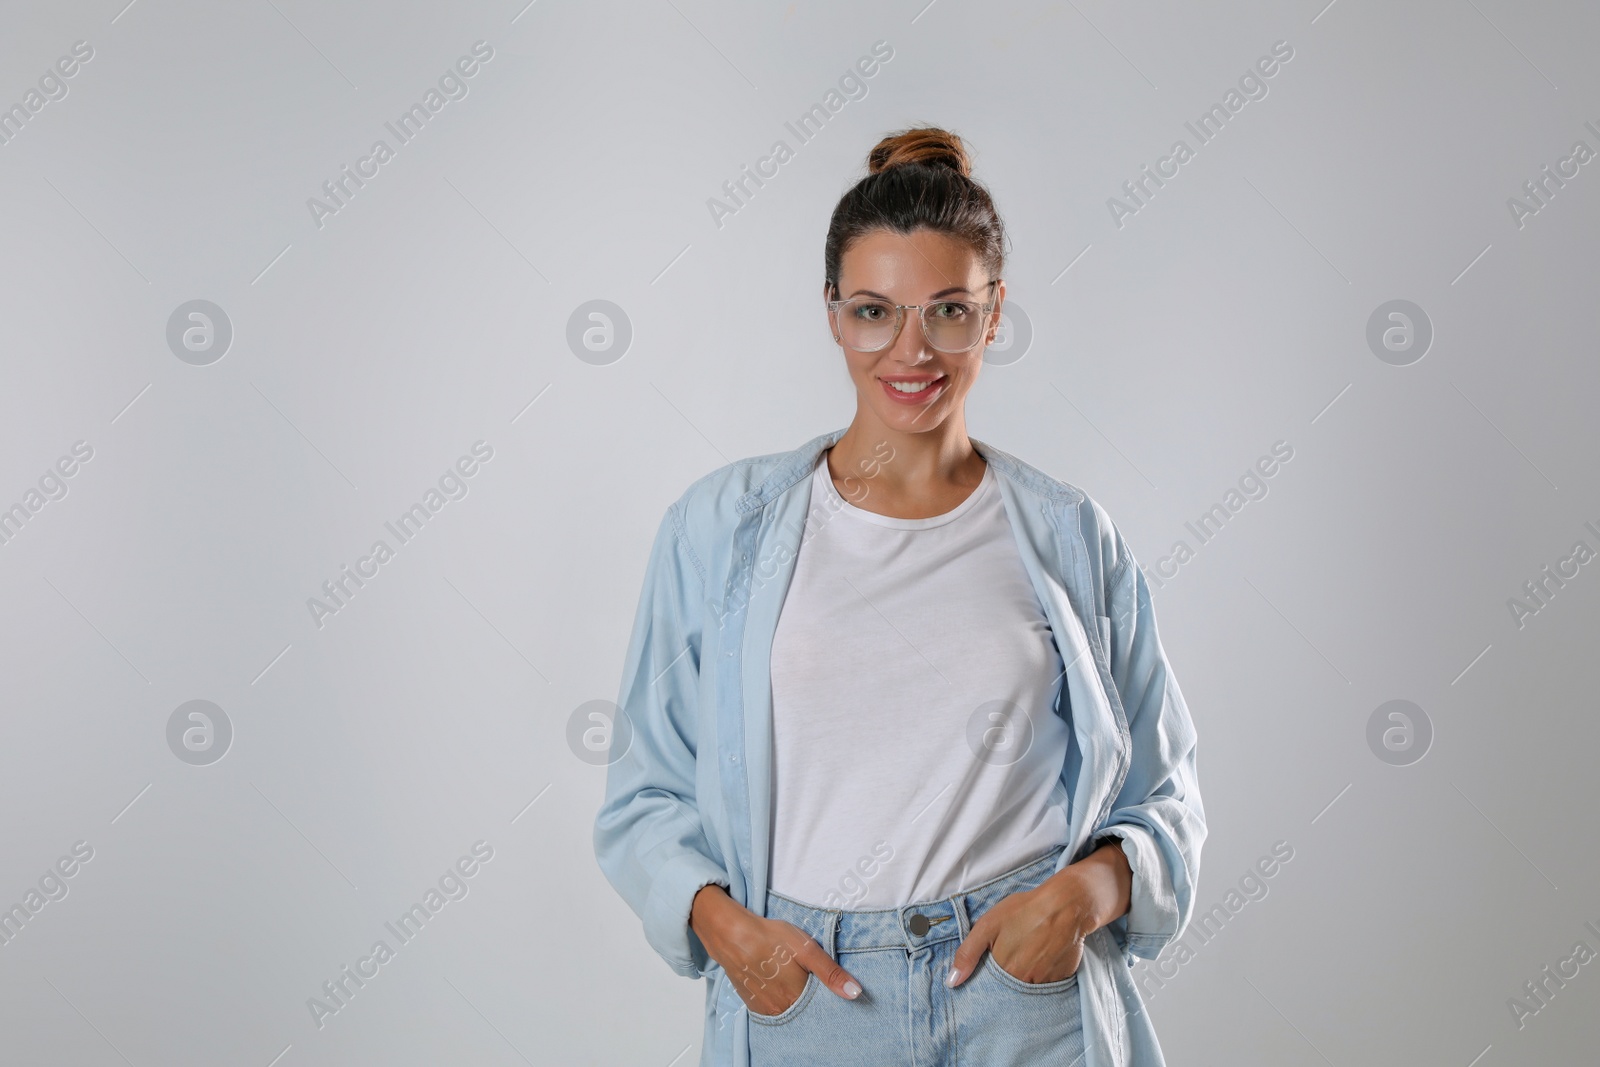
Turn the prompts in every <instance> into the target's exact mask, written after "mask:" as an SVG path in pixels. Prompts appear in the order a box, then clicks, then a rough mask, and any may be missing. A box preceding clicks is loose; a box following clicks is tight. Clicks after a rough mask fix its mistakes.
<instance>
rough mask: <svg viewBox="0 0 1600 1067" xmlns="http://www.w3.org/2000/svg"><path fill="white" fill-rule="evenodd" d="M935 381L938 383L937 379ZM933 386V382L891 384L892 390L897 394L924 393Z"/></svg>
mask: <svg viewBox="0 0 1600 1067" xmlns="http://www.w3.org/2000/svg"><path fill="white" fill-rule="evenodd" d="M935 381H937V379H935ZM932 384H933V382H932V381H927V382H890V383H889V386H890V388H892V389H893V390H894V391H895V392H897V393H920V392H922V391H923V390H924V389H926V388H927V387H928V386H930V385H932Z"/></svg>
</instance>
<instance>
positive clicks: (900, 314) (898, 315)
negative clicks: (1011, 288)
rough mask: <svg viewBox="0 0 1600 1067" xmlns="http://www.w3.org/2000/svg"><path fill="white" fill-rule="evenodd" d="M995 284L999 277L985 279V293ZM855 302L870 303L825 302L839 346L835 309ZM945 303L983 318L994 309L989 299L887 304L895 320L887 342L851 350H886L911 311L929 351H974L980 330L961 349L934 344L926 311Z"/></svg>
mask: <svg viewBox="0 0 1600 1067" xmlns="http://www.w3.org/2000/svg"><path fill="white" fill-rule="evenodd" d="M999 283H1000V279H999V278H991V279H989V284H988V285H986V286H984V288H986V289H989V290H991V291H992V290H993V289H994V287H995V286H996V285H998V284H999ZM838 291H839V290H838V288H837V287H835V289H834V292H838ZM857 299H868V300H870V299H871V298H858V297H851V298H850V299H849V300H829V301H827V308H828V314H829V315H831V316H834V335H833V337H834V340H835V341H838V342H839V343H840V344H843V343H844V340H843V337H844V335H843V332H842V331H841V330H840V329H839V326H838V318H837V316H838V314H839V309H840V308H842V307H844V306H845V305H846V304H848V303H850V302H851V301H853V300H857ZM874 302H876V303H882V301H874ZM946 304H960V305H962V306H964V307H966V308H968V309H969V310H973V311H976V312H977V314H979V315H985V316H986V315H988V314H989V312H990V311H992V310H993V309H994V301H993V300H990V301H989V302H987V303H984V304H975V303H973V302H972V301H970V300H935V301H934V302H933V303H931V304H891V305H888V306H890V307H893V308H894V315H895V319H894V332H893V333H892V334H890V335H889V339H888V340H887V341H885V342H884V343H883V344H881V345H879V346H878V347H876V348H857V349H855V351H857V352H882V351H883V350H884V349H885V348H888V347H889V346H890V345H892V344H894V343H895V342H896V341H898V340H899V339H900V331H901V330H902V329H904V328H905V324H906V312H908V311H915V312H916V313H917V321H918V322H920V323H921V324H922V337H923V339H924V340H925V341H927V342H928V346H929V347H930V348H932V349H933V350H934V351H935V352H943V353H945V354H946V355H959V354H960V353H962V352H970V351H972V350H973V349H974V348H976V347H977V346H978V345H979V344H981V343H982V342H983V330H981V329H980V330H979V331H978V336H977V339H976V340H974V341H973V342H972V344H970V345H968V346H967V347H965V348H940V347H939V346H938V345H937V344H935V343H934V340H933V335H932V334H931V333H930V332H929V330H928V309H929V308H933V307H939V306H941V305H946Z"/></svg>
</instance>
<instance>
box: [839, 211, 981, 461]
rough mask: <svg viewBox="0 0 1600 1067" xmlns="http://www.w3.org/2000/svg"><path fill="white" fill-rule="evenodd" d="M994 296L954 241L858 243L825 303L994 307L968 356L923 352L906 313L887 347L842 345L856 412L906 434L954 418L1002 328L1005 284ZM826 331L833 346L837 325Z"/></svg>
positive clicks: (876, 239)
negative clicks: (857, 300) (867, 299)
mask: <svg viewBox="0 0 1600 1067" xmlns="http://www.w3.org/2000/svg"><path fill="white" fill-rule="evenodd" d="M824 289H826V285H824ZM992 292H993V296H992V297H991V295H990V294H991V288H990V286H989V277H988V275H987V274H986V273H985V272H984V269H983V264H982V262H981V261H980V260H979V258H978V254H977V253H976V252H974V251H973V250H972V249H971V248H970V247H969V246H968V245H967V244H966V243H964V242H962V241H960V240H957V239H956V238H954V237H950V236H947V235H945V234H942V233H935V232H934V231H932V230H925V229H919V230H914V231H913V232H912V233H910V234H899V233H894V232H892V231H890V230H883V229H879V230H871V231H869V232H867V233H866V234H864V235H862V236H861V237H859V238H857V239H856V241H855V242H854V243H853V244H851V245H850V246H849V248H847V249H846V250H845V253H844V255H843V256H842V257H841V262H840V265H839V292H838V294H837V295H833V294H827V295H825V296H824V299H829V300H833V299H837V300H848V299H850V298H851V297H853V296H871V297H874V298H879V299H882V300H885V301H886V302H887V303H890V304H931V303H937V302H939V301H945V300H963V301H967V302H969V303H975V304H982V303H984V302H985V301H988V300H990V299H993V301H994V307H993V308H991V309H990V313H989V315H988V316H987V318H986V320H985V322H984V328H983V332H982V333H981V334H980V337H979V341H978V343H977V344H975V345H973V346H972V348H971V349H969V350H968V351H966V352H956V353H949V352H940V351H939V350H938V349H936V348H934V347H933V346H932V345H930V344H928V339H927V336H926V335H925V334H924V333H923V331H922V327H921V325H920V324H919V323H918V321H917V312H915V311H909V310H908V311H906V312H905V323H904V325H902V326H901V328H900V333H899V335H898V336H897V337H896V338H895V339H894V343H893V344H890V345H888V346H887V347H885V348H881V349H879V350H878V351H876V352H858V351H856V350H854V349H852V348H850V347H849V346H847V345H843V344H841V347H842V348H843V349H844V356H845V362H846V363H847V364H848V366H849V368H850V377H851V378H852V379H853V380H854V381H855V384H856V393H857V397H858V400H857V403H858V406H859V410H860V411H861V412H862V413H863V414H864V413H869V412H870V413H871V414H872V415H873V416H875V417H876V418H877V419H878V420H879V421H880V422H881V423H882V424H883V425H884V427H885V428H888V429H894V430H900V431H902V432H905V433H921V432H923V431H926V430H932V429H934V428H935V427H937V426H938V425H939V424H940V423H942V422H943V421H944V420H945V419H947V418H949V417H950V415H951V413H952V412H954V413H957V414H958V416H959V414H960V413H961V412H962V410H963V408H962V405H963V404H964V403H965V401H966V398H967V393H968V391H969V390H971V388H972V384H973V383H974V382H975V381H977V380H978V369H979V368H980V367H982V366H983V351H984V349H985V348H987V347H988V345H989V343H990V342H991V341H993V340H994V332H995V330H996V328H997V327H998V326H999V324H1000V305H1001V302H1002V301H1003V300H1004V299H1005V283H1004V282H1000V283H998V284H996V285H995V286H993V289H992ZM843 312H844V309H842V308H841V309H840V313H841V314H843ZM829 327H830V329H831V330H832V332H833V335H834V337H835V338H836V339H837V338H838V337H839V328H838V323H837V321H836V320H835V319H834V318H833V316H831V315H830V316H829ZM892 382H899V383H901V384H902V385H903V386H905V387H907V388H916V387H917V386H919V385H921V389H920V391H917V392H905V391H902V390H899V389H896V388H895V387H894V386H893V385H891V384H890V383H892ZM923 383H926V384H923Z"/></svg>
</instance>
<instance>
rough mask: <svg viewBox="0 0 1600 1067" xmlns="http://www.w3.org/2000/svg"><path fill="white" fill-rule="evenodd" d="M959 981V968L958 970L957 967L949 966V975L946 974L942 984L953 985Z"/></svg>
mask: <svg viewBox="0 0 1600 1067" xmlns="http://www.w3.org/2000/svg"><path fill="white" fill-rule="evenodd" d="M959 981H961V970H960V968H957V967H952V968H950V973H949V975H947V976H946V977H945V980H944V984H945V985H948V986H953V985H955V984H956V983H957V982H959Z"/></svg>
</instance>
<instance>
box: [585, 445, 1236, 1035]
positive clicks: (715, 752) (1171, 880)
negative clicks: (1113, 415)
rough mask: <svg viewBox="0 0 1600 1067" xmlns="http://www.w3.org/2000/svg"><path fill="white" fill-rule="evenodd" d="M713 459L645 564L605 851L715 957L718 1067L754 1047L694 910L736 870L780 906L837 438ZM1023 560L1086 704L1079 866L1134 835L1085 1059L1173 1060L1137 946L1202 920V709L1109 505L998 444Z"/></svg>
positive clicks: (1002, 484)
mask: <svg viewBox="0 0 1600 1067" xmlns="http://www.w3.org/2000/svg"><path fill="white" fill-rule="evenodd" d="M844 432H845V431H844V429H839V430H834V431H831V432H829V433H825V434H820V435H818V436H817V437H814V438H812V439H811V440H810V441H807V442H806V443H805V444H803V445H801V446H800V447H799V448H797V449H795V450H794V451H792V452H780V453H772V454H769V455H765V456H754V457H751V458H749V459H742V460H739V461H737V462H734V463H730V464H728V465H726V466H724V467H721V468H719V469H717V470H715V471H712V472H711V473H710V474H707V475H705V476H704V477H702V478H700V479H699V480H698V481H696V482H695V483H694V484H693V485H691V486H689V488H688V489H687V490H685V491H684V493H683V495H682V496H681V497H679V498H678V500H676V501H675V502H674V503H673V504H672V506H671V507H669V508H668V509H667V513H666V515H665V516H664V517H663V519H662V522H661V525H660V528H659V530H658V531H657V533H656V537H655V542H654V544H653V546H652V547H651V551H650V559H649V564H648V567H647V570H646V572H645V579H644V589H643V592H642V594H641V595H640V598H639V605H638V610H637V614H636V616H635V619H634V624H633V630H632V633H631V635H630V638H629V642H628V650H627V654H626V658H625V660H624V664H623V676H622V687H621V692H620V695H619V697H618V704H619V706H620V708H621V715H619V717H618V721H617V723H616V724H615V726H614V729H613V739H612V744H613V746H614V747H613V750H614V751H615V749H616V748H619V747H621V746H623V745H626V746H627V748H626V751H625V753H624V754H623V755H622V756H620V757H619V758H617V759H615V761H614V762H613V763H612V764H611V765H610V768H609V770H608V772H607V777H606V790H605V799H604V801H603V802H602V804H601V807H600V811H599V813H598V814H597V815H596V817H595V825H594V844H595V855H596V857H597V858H598V860H599V863H600V868H601V870H602V871H604V872H605V875H606V877H607V878H608V879H609V880H610V882H611V884H612V885H613V886H614V887H615V888H616V890H617V892H618V893H619V894H620V895H621V896H622V898H623V899H624V900H625V901H626V902H627V903H628V906H629V907H631V908H632V909H633V910H634V912H636V913H637V914H638V915H639V917H640V919H641V920H642V921H643V924H644V933H645V938H646V940H648V941H649V943H650V945H651V947H652V948H654V949H655V950H656V952H657V953H659V954H660V955H661V957H662V958H663V959H664V960H666V962H667V964H668V966H670V967H671V968H672V969H673V971H675V972H676V973H678V974H681V975H684V976H685V977H690V978H695V977H704V978H706V979H708V981H707V983H706V1009H705V1036H704V1045H703V1050H702V1054H701V1059H700V1063H701V1065H702V1067H748V1065H749V1044H748V1027H749V1019H748V1016H747V1014H746V1013H745V1011H744V1010H743V1009H744V1003H743V1001H742V1000H740V999H739V995H738V993H737V991H736V990H735V989H734V987H733V984H732V983H731V982H730V981H729V980H728V978H727V976H726V975H725V974H724V973H723V970H722V967H721V966H720V965H718V964H717V963H716V962H715V961H714V960H712V959H711V958H710V957H709V956H708V955H707V954H706V951H705V948H704V946H703V945H701V943H700V939H699V938H698V937H696V936H695V934H694V932H693V931H692V930H691V929H690V928H689V909H690V905H691V903H692V902H693V900H694V896H695V893H696V892H698V891H699V890H700V888H701V887H702V886H705V885H708V884H710V883H712V882H717V883H720V884H722V885H725V886H727V888H728V893H729V895H730V896H732V897H733V899H734V900H737V901H738V902H739V903H741V904H743V905H744V906H745V907H747V908H749V909H750V910H751V911H753V912H755V913H756V914H757V915H764V914H765V913H766V894H767V889H768V887H767V873H768V870H769V863H768V860H769V856H768V848H769V844H770V842H769V837H770V833H771V814H772V813H771V801H772V795H771V794H772V760H771V751H772V683H771V675H770V661H769V655H770V653H771V649H772V638H773V634H774V632H775V630H776V627H777V622H778V613H779V610H780V608H781V607H782V605H783V596H784V591H785V589H786V587H787V584H788V581H789V578H790V575H791V574H792V573H793V570H794V562H795V559H796V555H797V553H798V551H799V548H800V540H801V537H802V535H803V533H804V530H805V519H806V514H807V512H808V510H809V509H810V506H811V500H810V496H811V478H810V475H811V473H812V471H813V470H814V469H815V467H816V463H817V460H818V458H819V456H820V455H821V453H822V451H823V450H824V449H826V448H828V447H830V446H831V445H832V444H833V443H834V442H836V441H837V440H838V439H839V438H840V437H841V436H843V435H844ZM971 440H972V445H973V448H975V449H976V450H977V451H978V453H979V454H980V455H981V456H982V457H983V458H984V459H985V460H986V461H987V462H988V463H989V465H990V466H991V467H993V469H994V472H995V474H996V475H998V476H999V477H998V480H997V483H996V484H997V486H998V488H999V489H1000V492H1001V496H1002V499H1003V500H1004V503H1005V509H1006V515H1007V517H1008V518H1009V519H1010V522H1011V526H1012V530H1013V531H1014V533H1015V534H1016V538H1017V547H1018V550H1019V551H1020V553H1021V556H1022V562H1023V566H1024V568H1025V569H1026V570H1027V572H1028V577H1029V580H1030V581H1031V582H1032V583H1033V587H1034V591H1035V593H1036V594H1037V595H1038V597H1039V603H1040V604H1041V605H1042V606H1043V608H1044V613H1045V617H1046V618H1047V619H1048V620H1049V622H1050V629H1051V632H1052V634H1053V636H1054V640H1055V643H1056V648H1057V650H1058V651H1059V652H1060V654H1061V661H1062V662H1063V663H1065V664H1067V672H1066V678H1065V680H1064V682H1063V684H1062V686H1061V688H1060V699H1059V700H1058V702H1057V706H1056V707H1055V709H1054V710H1055V712H1056V714H1058V715H1060V716H1062V717H1063V718H1064V719H1066V720H1067V721H1068V722H1070V723H1071V724H1072V730H1073V744H1072V745H1071V746H1070V747H1069V748H1068V751H1067V758H1066V760H1065V762H1064V764H1063V766H1062V768H1061V781H1062V784H1063V785H1064V786H1065V788H1066V790H1067V795H1068V796H1069V797H1070V798H1071V822H1070V825H1069V828H1068V839H1067V841H1066V842H1065V843H1066V845H1067V848H1066V851H1065V852H1063V853H1062V856H1061V860H1060V866H1063V867H1064V866H1066V865H1067V864H1068V863H1072V862H1076V861H1077V860H1080V859H1082V858H1083V857H1084V856H1086V855H1087V854H1088V853H1089V852H1091V851H1093V850H1094V849H1095V848H1096V847H1098V844H1099V841H1098V839H1099V838H1105V837H1111V836H1114V837H1117V838H1120V840H1121V844H1122V849H1123V852H1124V854H1125V855H1126V856H1127V857H1128V863H1129V866H1130V867H1131V869H1132V871H1133V885H1132V893H1131V898H1130V906H1129V909H1128V912H1127V914H1126V915H1124V916H1122V917H1121V918H1118V919H1116V920H1115V921H1113V922H1112V923H1110V924H1109V925H1108V926H1105V927H1102V928H1101V929H1099V930H1097V931H1095V932H1094V933H1093V934H1091V935H1090V936H1089V937H1088V938H1087V939H1086V940H1085V942H1084V953H1083V960H1082V963H1081V964H1080V965H1079V967H1078V972H1077V973H1078V989H1079V996H1080V997H1082V1006H1083V1026H1084V1039H1085V1045H1086V1048H1087V1055H1086V1057H1085V1060H1084V1067H1164V1061H1163V1059H1162V1055H1161V1047H1160V1045H1159V1043H1158V1042H1157V1040H1156V1034H1155V1030H1154V1028H1153V1027H1152V1025H1151V1023H1150V1017H1149V1015H1148V1014H1147V1013H1146V1012H1145V1011H1144V1005H1143V1001H1142V1000H1141V999H1140V995H1139V991H1138V987H1137V986H1136V985H1135V984H1134V980H1133V975H1132V970H1131V968H1132V965H1133V960H1134V957H1135V956H1142V957H1144V958H1146V959H1153V958H1155V956H1156V955H1157V954H1159V953H1160V952H1161V950H1162V949H1163V948H1164V947H1166V945H1168V944H1169V943H1171V942H1172V941H1173V940H1174V939H1175V938H1177V937H1178V936H1179V935H1180V934H1181V933H1182V932H1183V930H1184V929H1185V927H1186V926H1187V925H1188V922H1189V918H1190V916H1191V914H1192V912H1193V909H1194V900H1195V895H1194V890H1195V881H1196V878H1197V877H1198V874H1199V869H1200V847H1201V845H1202V843H1203V842H1204V841H1205V835H1206V826H1205V809H1204V808H1203V806H1202V805H1201V801H1200V791H1199V782H1198V779H1197V776H1196V767H1195V730H1194V724H1193V722H1192V720H1191V719H1190V717H1189V709H1188V707H1187V705H1185V703H1184V700H1183V695H1182V693H1181V692H1179V689H1178V683H1177V680H1176V679H1175V678H1174V677H1173V674H1172V670H1171V668H1170V667H1169V666H1168V664H1167V658H1166V654H1165V653H1164V652H1163V651H1162V648H1161V641H1160V638H1159V637H1158V636H1157V633H1156V622H1155V610H1154V608H1153V606H1152V605H1151V602H1150V591H1149V588H1148V587H1147V585H1146V583H1145V578H1144V574H1143V573H1142V572H1141V571H1140V570H1139V566H1138V564H1137V563H1136V562H1135V560H1134V558H1133V555H1132V553H1131V552H1130V551H1129V549H1128V544H1127V542H1126V541H1125V540H1124V539H1123V537H1122V533H1121V532H1120V531H1119V530H1118V529H1117V527H1116V525H1115V524H1114V523H1113V522H1112V521H1111V517H1110V516H1109V515H1108V514H1106V511H1105V509H1104V508H1102V507H1101V506H1100V505H1099V504H1098V503H1096V502H1095V501H1094V500H1093V499H1091V498H1090V497H1089V496H1088V494H1086V493H1085V492H1084V491H1083V490H1081V489H1079V488H1077V487H1076V486H1073V485H1070V484H1068V483H1066V482H1062V481H1059V480H1057V479H1055V478H1052V477H1050V476H1049V475H1047V474H1045V473H1044V472H1043V471H1040V470H1038V469H1037V468H1035V467H1032V466H1029V465H1028V464H1026V463H1024V462H1022V461H1021V460H1019V459H1017V458H1016V457H1014V456H1011V455H1009V454H1008V453H1006V452H1002V451H1001V450H1000V449H998V448H995V447H994V446H992V445H989V444H985V443H984V442H982V441H979V440H977V439H976V438H972V439H971Z"/></svg>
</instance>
